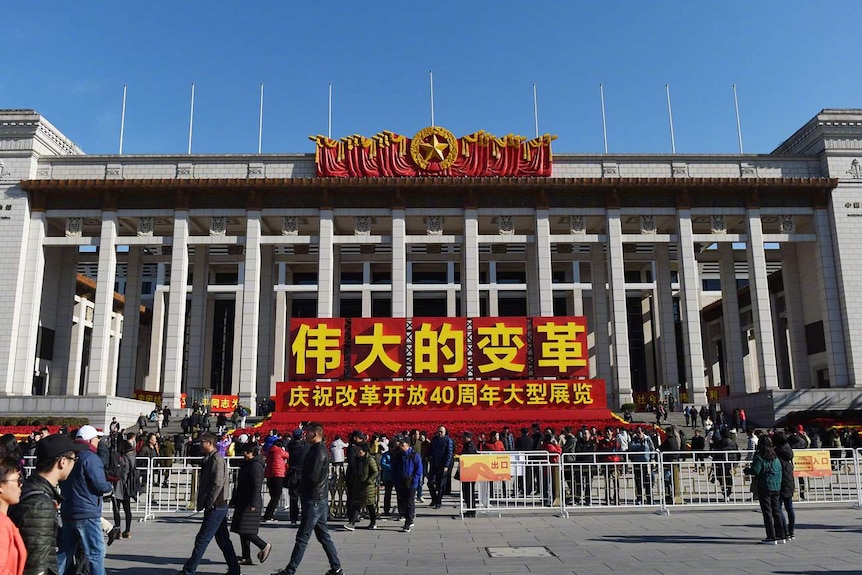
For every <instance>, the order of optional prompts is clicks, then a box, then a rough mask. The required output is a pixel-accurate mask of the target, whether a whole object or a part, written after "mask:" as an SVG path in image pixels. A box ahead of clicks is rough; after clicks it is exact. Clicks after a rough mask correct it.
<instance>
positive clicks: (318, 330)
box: [290, 324, 342, 375]
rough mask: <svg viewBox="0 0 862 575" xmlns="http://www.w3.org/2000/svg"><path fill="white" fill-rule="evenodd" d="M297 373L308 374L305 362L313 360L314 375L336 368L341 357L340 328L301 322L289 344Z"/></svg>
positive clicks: (340, 362) (340, 361) (339, 363)
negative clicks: (291, 342)
mask: <svg viewBox="0 0 862 575" xmlns="http://www.w3.org/2000/svg"><path fill="white" fill-rule="evenodd" d="M290 351H291V354H292V355H293V357H294V370H295V372H296V374H297V375H308V374H309V371H308V367H307V366H306V362H309V361H310V360H314V361H313V363H314V372H313V374H314V375H324V374H325V373H326V372H327V371H330V370H333V369H338V367H339V366H340V365H342V359H341V353H342V352H341V330H340V329H338V328H331V327H329V326H327V325H325V324H319V325H316V326H310V325H308V324H302V325H301V326H300V327H299V330H298V331H297V333H296V337H295V338H294V340H293V344H292V345H291V346H290Z"/></svg>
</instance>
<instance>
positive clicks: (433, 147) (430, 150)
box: [419, 134, 449, 162]
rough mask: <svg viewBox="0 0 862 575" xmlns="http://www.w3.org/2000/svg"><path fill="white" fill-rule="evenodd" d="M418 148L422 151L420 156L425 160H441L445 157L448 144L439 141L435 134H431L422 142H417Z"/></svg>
mask: <svg viewBox="0 0 862 575" xmlns="http://www.w3.org/2000/svg"><path fill="white" fill-rule="evenodd" d="M419 149H420V150H421V151H422V157H423V158H425V161H426V162H430V161H431V160H432V159H434V160H437V161H438V162H442V161H443V160H445V159H446V150H448V149H449V144H447V143H446V142H445V141H441V140H440V138H438V137H437V134H434V135H432V136H431V137H430V138H428V139H427V140H425V141H424V142H420V143H419Z"/></svg>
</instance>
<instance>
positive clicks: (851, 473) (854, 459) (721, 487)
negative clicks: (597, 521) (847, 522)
mask: <svg viewBox="0 0 862 575" xmlns="http://www.w3.org/2000/svg"><path fill="white" fill-rule="evenodd" d="M822 451H830V450H828V449H827V450H797V451H796V452H794V453H795V454H801V455H806V454H809V455H812V456H813V455H814V454H815V453H816V452H822ZM831 451H832V452H834V453H832V454H830V472H831V473H830V474H829V475H824V476H822V477H799V478H796V481H797V486H796V492H795V494H794V498H795V499H796V500H797V501H798V504H802V505H814V504H826V503H852V504H854V506H856V507H859V508H862V468H860V462H862V449H859V450H856V451H851V450H843V449H841V450H831ZM753 455H754V453H753V452H748V451H730V452H724V451H703V452H691V451H685V452H656V453H653V454H651V457H650V460H649V461H644V460H643V456H642V455H639V454H636V453H619V454H608V453H577V454H568V453H566V454H562V456H561V457H560V458H559V461H557V462H551V461H550V460H549V459H545V460H543V461H538V460H537V462H536V463H535V464H533V465H530V464H528V465H526V466H523V464H520V463H519V461H520V460H521V458H526V459H529V454H526V453H510V457H511V463H510V467H511V468H512V470H513V472H512V479H511V480H510V481H509V482H494V483H484V482H483V483H478V484H476V485H475V487H474V488H472V489H467V488H462V490H461V515H462V516H463V515H464V514H474V513H496V514H498V515H502V514H503V513H504V512H509V511H512V510H520V509H531V510H544V511H549V512H554V513H559V514H560V515H562V516H568V515H569V514H570V513H571V512H576V511H579V510H585V509H595V508H626V507H635V506H636V507H641V508H653V509H654V510H655V512H656V513H659V514H668V513H670V509H672V508H674V507H696V506H710V507H715V506H720V507H728V506H745V505H747V506H751V505H759V501H758V499H757V497H756V496H755V495H754V494H753V493H752V491H751V481H752V477H751V476H749V475H745V473H744V471H743V470H744V468H745V467H746V466H747V465H748V464H749V463H750V460H751V457H753ZM617 457H618V458H619V461H608V459H617ZM519 466H520V467H521V468H522V469H523V470H524V471H523V473H522V472H521V471H519ZM530 469H532V470H534V471H533V477H534V478H535V477H538V476H540V477H541V478H542V479H543V480H542V481H541V482H538V483H535V482H534V483H533V486H534V488H537V491H535V492H536V493H538V495H537V496H535V497H533V498H532V499H529V498H525V495H524V492H522V491H518V490H517V489H513V488H512V487H513V486H517V485H518V484H519V481H521V477H522V476H526V475H527V470H530Z"/></svg>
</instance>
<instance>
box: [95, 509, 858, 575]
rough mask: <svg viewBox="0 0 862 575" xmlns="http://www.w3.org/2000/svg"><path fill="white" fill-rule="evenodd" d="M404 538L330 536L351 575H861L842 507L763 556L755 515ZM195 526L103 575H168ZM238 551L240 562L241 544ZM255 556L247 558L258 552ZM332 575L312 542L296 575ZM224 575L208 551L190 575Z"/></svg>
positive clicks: (808, 515) (276, 527) (176, 523)
mask: <svg viewBox="0 0 862 575" xmlns="http://www.w3.org/2000/svg"><path fill="white" fill-rule="evenodd" d="M417 511H418V515H417V519H416V527H415V529H414V530H413V532H412V533H409V534H405V533H401V532H400V523H395V522H392V521H386V522H380V524H379V525H380V526H381V528H380V529H379V530H377V531H369V530H364V529H357V530H356V531H355V532H348V531H345V530H342V529H341V525H342V524H341V523H340V522H333V523H332V525H331V527H332V535H333V539H334V540H335V543H336V546H337V547H338V550H339V555H340V557H341V561H342V564H343V566H344V569H345V572H346V573H347V575H399V574H404V575H408V574H409V575H509V574H518V573H524V574H537V575H562V574H575V575H598V574H614V573H615V574H619V573H638V574H639V575H641V574H649V575H702V574H703V575H706V574H710V575H712V574H716V573H718V574H721V575H746V574H751V575H766V574H776V575H825V574H826V573H833V574H837V575H850V574H854V575H859V574H862V511H860V510H855V509H850V508H848V507H846V506H832V507H816V508H815V507H806V506H798V507H797V527H796V539H795V540H794V541H793V542H791V543H789V544H786V545H778V546H767V545H760V544H759V541H760V540H761V539H762V538H763V537H764V529H763V524H762V521H761V516H760V513H759V512H754V510H753V509H752V508H736V509H732V510H728V509H697V510H674V511H673V512H672V514H671V515H670V516H666V517H665V516H659V515H655V514H653V513H651V512H649V511H647V510H644V511H640V510H637V511H632V510H627V511H612V510H603V511H596V512H592V513H591V514H589V515H587V514H583V513H580V514H578V515H573V516H571V517H569V518H563V517H555V516H549V515H537V516H527V515H517V516H514V517H511V516H503V517H501V518H500V517H492V518H487V517H480V518H475V519H467V520H464V521H462V520H460V518H458V519H453V517H452V515H451V513H452V510H451V508H449V509H444V510H440V511H432V510H430V509H428V508H427V507H424V506H421V507H420V508H419V509H418V510H417ZM199 525H200V516H199V515H196V514H191V513H188V512H183V513H176V514H173V515H171V516H168V517H160V518H157V519H154V520H150V521H146V522H142V523H135V524H134V525H133V526H132V538H131V539H126V540H120V541H117V542H115V543H114V545H112V546H111V547H110V548H109V549H108V557H107V560H106V567H107V572H108V573H109V574H111V575H114V574H120V573H122V574H129V575H157V574H174V573H176V572H177V571H179V569H180V568H181V567H182V564H183V562H184V561H185V559H186V558H187V557H188V555H189V553H190V551H191V546H192V542H193V540H194V536H195V534H196V532H197V529H198V527H199ZM295 534H296V530H295V529H294V528H291V527H290V526H289V525H288V524H287V523H275V524H272V523H268V524H264V525H263V527H262V528H261V532H260V535H261V537H263V539H265V540H266V541H269V542H270V543H272V544H273V547H274V549H273V551H272V554H271V555H270V558H269V560H268V561H267V563H266V565H253V566H244V567H243V575H267V574H269V573H272V572H273V571H276V570H277V569H279V568H281V567H283V566H284V565H285V564H286V563H287V560H288V558H289V556H290V552H291V550H292V548H293V540H294V537H295ZM233 538H234V545H235V547H236V549H237V550H239V541H238V537H237V536H235V535H234V536H233ZM538 545H542V546H546V547H547V548H548V549H549V550H550V551H551V552H552V553H553V554H554V556H553V557H520V558H493V557H490V556H489V554H488V552H487V549H486V548H487V547H511V546H538ZM252 549H253V555H254V554H255V553H256V550H255V549H254V548H252ZM328 568H329V566H328V564H327V563H326V557H325V556H324V554H323V551H322V549H321V548H320V545H319V544H318V543H317V541H316V540H315V539H314V538H312V540H311V542H310V543H309V547H308V551H307V553H306V556H305V561H304V562H303V564H302V566H301V567H300V570H299V575H304V574H317V575H323V574H324V573H325V572H326V571H327V569H328ZM225 570H226V568H225V565H224V562H223V560H222V557H221V554H220V552H219V550H218V547H217V546H216V545H215V542H213V543H212V544H211V545H210V547H209V549H208V550H207V553H206V556H205V558H204V562H203V563H202V564H201V567H200V569H199V571H198V573H200V574H202V575H216V574H221V573H224V572H225Z"/></svg>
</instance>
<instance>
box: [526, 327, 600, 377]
mask: <svg viewBox="0 0 862 575" xmlns="http://www.w3.org/2000/svg"><path fill="white" fill-rule="evenodd" d="M536 331H538V332H539V333H544V334H545V337H546V338H547V339H546V341H543V342H542V356H541V357H540V358H539V360H538V365H539V367H551V368H556V369H557V371H558V372H559V373H568V372H569V370H570V369H571V368H573V367H586V365H587V358H586V355H585V351H586V350H585V349H584V346H583V345H582V344H581V342H580V341H577V337H578V335H579V334H582V333H586V331H587V327H586V326H585V325H583V324H579V323H577V322H573V321H570V322H568V323H565V324H563V325H557V324H555V323H553V322H549V323H546V324H545V325H540V326H537V327H536Z"/></svg>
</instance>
